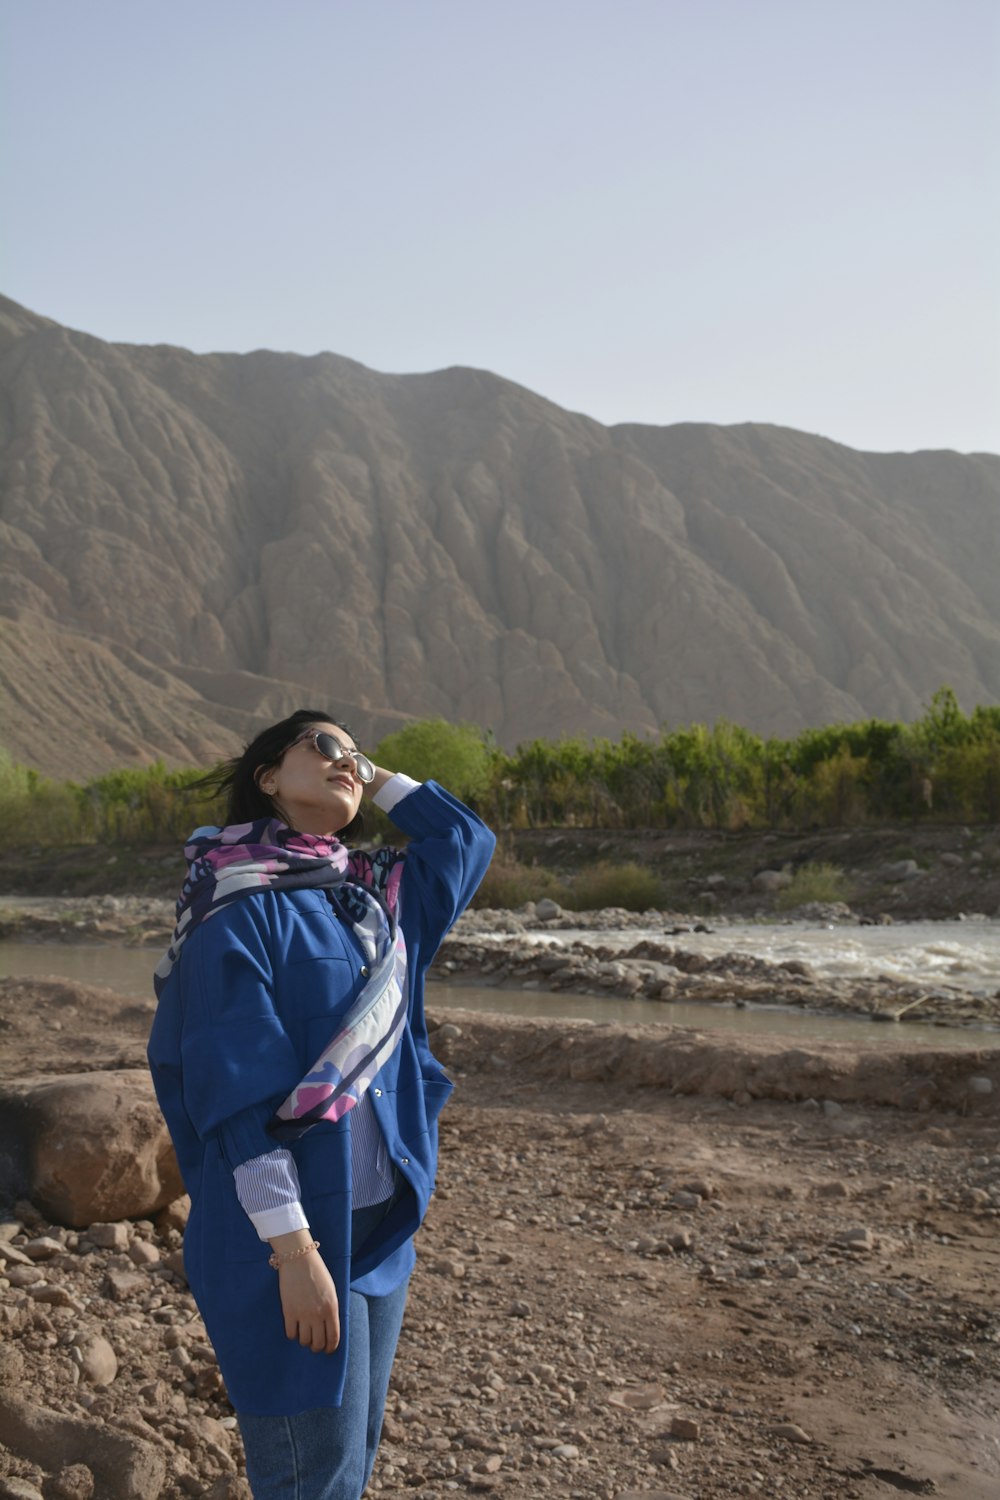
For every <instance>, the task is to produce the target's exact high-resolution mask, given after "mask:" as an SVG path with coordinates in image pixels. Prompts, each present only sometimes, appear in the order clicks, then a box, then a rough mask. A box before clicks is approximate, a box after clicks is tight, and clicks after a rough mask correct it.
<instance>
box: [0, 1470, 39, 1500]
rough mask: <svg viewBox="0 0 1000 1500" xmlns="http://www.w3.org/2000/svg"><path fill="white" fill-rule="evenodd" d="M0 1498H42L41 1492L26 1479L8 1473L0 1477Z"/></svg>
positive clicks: (14, 1499) (37, 1499)
mask: <svg viewBox="0 0 1000 1500" xmlns="http://www.w3.org/2000/svg"><path fill="white" fill-rule="evenodd" d="M0 1500H42V1492H41V1490H40V1489H38V1488H37V1487H36V1486H35V1485H33V1484H29V1483H28V1481H27V1480H26V1479H17V1478H16V1477H15V1476H14V1475H13V1474H8V1475H7V1476H6V1477H5V1478H2V1479H0Z"/></svg>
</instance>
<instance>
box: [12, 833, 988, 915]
mask: <svg viewBox="0 0 1000 1500" xmlns="http://www.w3.org/2000/svg"><path fill="white" fill-rule="evenodd" d="M602 865H605V866H608V867H610V868H611V869H612V870H613V869H614V868H615V867H622V866H629V865H636V866H639V867H640V868H641V869H642V870H644V871H648V872H649V873H650V874H652V875H653V876H655V877H656V879H657V880H658V881H659V883H660V887H661V890H662V893H663V894H662V900H661V901H659V902H658V903H657V904H659V905H662V906H663V907H664V908H666V909H669V910H671V911H673V912H676V913H691V912H697V913H699V914H701V915H702V916H707V917H713V916H716V917H717V916H730V917H741V918H746V917H751V918H752V917H767V916H771V915H773V914H774V913H775V911H776V909H777V908H778V903H779V902H780V900H781V893H782V890H783V889H785V888H787V883H788V882H789V881H790V880H792V879H794V877H795V876H796V874H797V873H798V872H800V871H801V870H802V869H803V868H804V867H807V866H817V865H822V866H827V867H828V868H829V869H831V870H832V871H834V872H836V877H837V883H838V884H839V886H840V888H841V889H840V893H839V894H840V898H841V899H843V900H844V901H846V902H847V903H848V905H849V906H850V907H851V908H852V909H853V910H854V911H855V912H856V913H857V914H858V916H859V917H863V918H865V919H866V920H872V921H874V920H879V919H881V918H884V917H886V916H888V917H891V918H892V919H893V920H895V921H909V922H913V921H920V920H926V919H932V920H947V919H953V918H957V917H958V916H959V915H960V914H962V913H965V914H966V915H968V914H973V913H981V914H983V915H985V916H987V917H993V916H996V915H998V914H1000V826H998V825H997V824H995V823H977V824H972V825H970V826H965V825H961V824H952V823H933V822H910V823H897V824H889V825H884V826H880V827H857V828H828V829H813V830H809V831H807V832H776V831H773V830H765V829H753V830H750V831H741V832H736V833H730V832H727V831H725V830H721V829H708V828H678V829H606V828H532V829H515V830H511V831H506V832H504V833H503V834H502V835H501V838H500V847H499V851H498V854H497V857H496V859H495V860H494V871H493V872H492V873H491V875H490V876H488V877H487V885H486V888H485V889H484V892H483V897H482V903H483V904H487V903H488V902H491V903H492V904H494V905H501V904H503V905H509V906H514V907H519V906H520V905H522V903H523V902H524V901H525V900H527V899H528V898H534V897H536V896H538V895H540V894H545V892H544V891H541V890H536V889H534V888H533V887H535V886H538V885H539V884H540V883H541V884H545V883H546V882H551V883H553V885H554V886H566V887H569V888H572V887H573V885H574V884H575V883H576V882H578V881H579V879H580V878H581V876H583V875H584V874H587V873H592V872H593V871H594V869H595V867H596V866H602ZM183 874H184V868H183V862H182V859H181V852H180V849H179V848H177V847H176V846H175V845H169V844H153V845H146V846H131V845H120V846H116V847H114V848H107V847H103V846H98V845H93V844H88V845H81V846H78V847H75V848H67V849H41V848H38V849H34V850H30V851H28V852H26V853H25V852H21V851H18V852H14V853H12V852H10V851H3V850H0V896H3V895H15V896H43V897H59V896H74V897H80V896H101V895H113V896H118V897H126V898H127V897H134V896H150V897H157V898H163V899H166V900H169V901H171V902H172V901H173V900H174V899H175V898H176V895H177V891H178V889H179V886H180V882H181V879H182V878H183ZM494 875H495V876H496V881H495V885H496V889H497V890H503V891H504V894H501V895H497V894H494V895H490V885H491V882H492V881H493V877H494Z"/></svg>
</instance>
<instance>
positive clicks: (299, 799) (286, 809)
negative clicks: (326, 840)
mask: <svg viewBox="0 0 1000 1500" xmlns="http://www.w3.org/2000/svg"><path fill="white" fill-rule="evenodd" d="M316 730H326V732H327V734H332V735H334V736H335V738H336V739H338V740H339V741H340V743H341V744H342V745H344V746H345V747H347V748H348V749H352V750H353V749H357V746H356V745H355V743H354V741H353V740H352V739H351V736H350V735H349V734H348V733H347V731H346V729H341V728H340V727H339V725H337V724H330V723H326V722H324V721H322V720H320V721H319V722H317V723H316V724H313V725H312V726H311V731H310V733H309V734H308V735H307V737H306V738H305V739H303V740H300V741H299V743H298V744H297V745H291V746H289V748H288V749H287V750H286V751H285V753H284V755H283V756H282V757H281V760H280V761H279V762H278V764H277V765H276V766H269V767H268V768H267V769H266V770H264V771H261V773H260V776H259V777H258V784H259V786H260V789H261V791H262V792H264V793H266V795H267V796H268V797H270V798H271V800H272V801H273V802H274V804H275V808H276V810H277V811H278V813H279V814H280V815H281V817H283V818H284V820H285V821H286V822H287V823H288V825H289V827H291V828H297V829H298V830H299V832H300V833H317V834H333V833H339V832H340V830H341V829H342V828H346V827H347V825H348V823H350V822H351V821H352V819H353V818H354V817H355V815H356V814H357V811H358V808H359V807H360V805H361V782H360V781H359V780H358V774H357V769H356V767H355V764H354V761H353V760H352V759H351V757H350V756H349V755H345V756H343V757H342V758H341V759H340V760H328V759H327V757H326V756H325V755H321V754H320V752H319V750H317V748H316V744H315V741H314V740H313V738H312V733H313V732H314V731H316Z"/></svg>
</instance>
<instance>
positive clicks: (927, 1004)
mask: <svg viewBox="0 0 1000 1500" xmlns="http://www.w3.org/2000/svg"><path fill="white" fill-rule="evenodd" d="M806 918H808V919H809V922H810V923H811V926H812V928H813V929H814V930H822V931H824V932H827V931H836V932H839V933H842V934H843V935H844V943H845V944H847V943H849V942H852V941H853V942H854V944H855V946H856V947H857V946H858V944H859V943H860V939H861V937H863V936H864V934H863V932H862V927H863V926H864V925H870V924H865V923H864V921H863V919H862V918H860V917H859V916H858V915H857V913H855V912H853V911H851V909H850V908H849V907H847V906H846V905H843V904H838V905H830V904H828V905H825V906H814V907H807V908H805V909H804V912H801V913H799V914H797V917H795V918H792V917H789V918H785V919H783V920H784V923H785V925H784V926H783V927H782V926H775V925H773V924H774V923H775V922H776V921H777V920H778V919H775V918H771V919H770V924H769V925H768V924H766V925H764V926H761V927H758V928H756V929H754V928H748V927H747V926H746V925H745V924H744V925H743V926H742V927H741V928H740V929H739V932H738V935H737V934H734V936H733V938H732V941H731V942H730V941H729V939H728V936H727V934H728V931H729V925H728V919H727V918H725V917H714V918H711V917H708V916H707V914H702V915H689V916H681V915H679V914H678V913H676V912H643V913H637V912H627V911H623V910H622V909H620V908H612V909H607V910H604V911H598V912H564V911H562V910H561V909H560V908H559V907H558V906H556V905H555V904H554V903H552V902H551V901H542V902H538V903H534V902H529V903H527V905H525V906H524V907H523V908H521V910H519V911H517V912H510V911H490V910H477V911H471V912H467V913H466V914H465V915H464V916H463V917H462V918H461V919H460V921H459V922H458V923H457V924H456V926H455V928H454V929H453V931H452V933H451V934H450V936H449V937H448V938H447V939H446V941H445V943H444V944H443V945H442V947H441V949H440V951H439V953H438V955H437V958H436V960H435V964H434V968H433V970H432V975H433V977H434V978H435V979H437V980H443V981H445V982H448V981H461V982H463V983H466V984H474V985H481V986H488V987H492V988H499V989H518V990H527V991H530V990H539V991H544V992H546V993H567V992H568V993H575V994H583V995H595V996H599V997H604V998H613V999H620V1000H629V999H632V1000H646V1001H650V1002H654V1003H657V1004H665V1005H670V1004H691V1005H714V1006H717V1005H719V1004H728V1005H735V1006H742V1007H747V1006H758V1005H766V1006H769V1007H771V1006H783V1007H787V1008H792V1009H795V1010H798V1011H807V1012H814V1013H823V1014H831V1015H842V1016H855V1017H861V1018H872V1019H874V1020H878V1021H888V1022H897V1021H900V1022H904V1023H905V1022H906V1021H907V1020H909V1021H920V1022H925V1023H932V1024H935V1025H939V1026H985V1027H994V1026H1000V973H998V970H997V967H996V962H994V963H993V965H992V968H991V967H990V963H989V961H988V960H987V961H986V962H985V967H983V968H982V969H981V972H979V973H973V974H970V973H968V972H958V973H954V972H953V971H955V970H958V971H963V964H962V959H961V944H960V941H959V940H960V939H961V940H962V941H963V942H964V944H965V948H966V949H967V950H969V949H970V948H971V947H972V946H973V945H974V942H975V936H976V934H979V933H982V934H984V935H986V934H988V935H990V936H991V937H992V934H993V933H994V931H995V928H996V924H995V923H994V924H991V923H976V922H974V921H972V922H967V923H962V924H959V923H955V924H953V925H952V926H951V927H949V926H948V925H946V924H941V930H940V933H935V937H934V941H933V942H932V941H930V938H929V935H928V934H927V933H924V934H923V949H920V948H915V950H914V951H915V952H917V953H919V952H921V951H925V950H926V951H927V958H926V962H925V963H911V964H909V965H908V966H907V971H906V972H903V973H900V972H896V973H892V972H887V970H889V969H890V968H891V967H892V966H891V964H889V963H888V962H882V963H880V962H879V960H878V956H877V953H876V954H874V955H873V957H872V959H871V960H870V961H868V962H867V963H865V962H864V961H863V960H862V958H861V957H860V954H859V962H858V965H857V969H858V971H857V972H854V973H849V974H838V973H831V972H827V971H826V970H824V969H823V967H822V966H821V964H820V962H819V958H818V956H817V958H816V961H815V962H810V961H809V959H808V958H807V957H805V956H797V957H794V958H786V959H779V958H776V957H773V956H772V957H768V956H766V955H762V954H760V953H754V952H753V951H747V949H748V946H749V947H752V946H753V944H754V942H756V945H757V946H768V944H766V943H765V942H764V936H765V935H771V937H772V940H771V942H770V945H769V946H770V947H771V948H774V947H776V946H778V945H777V944H775V943H774V941H773V934H775V933H777V932H780V931H787V932H789V933H794V932H796V931H797V930H798V928H801V927H803V924H804V921H805V919H806ZM796 921H797V922H798V927H796V925H795V924H796ZM172 923H173V903H172V902H169V901H166V900H164V899H162V898H154V897H140V896H131V897H122V896H93V897H84V898H71V897H61V898H60V897H47V898H41V897H34V898H21V899H20V900H13V899H11V898H7V899H6V900H4V899H3V898H0V939H7V940H8V941H10V942H30V943H38V944H45V943H60V944H76V945H80V944H94V945H100V944H106V945H107V944H115V945H124V946H126V947H130V948H137V949H143V950H147V949H148V950H149V952H150V955H151V956H150V967H152V964H153V955H154V954H156V953H157V952H158V951H159V950H162V949H163V948H165V947H166V944H167V941H168V939H169V936H170V932H171V927H172ZM707 932H711V933H712V934H713V951H712V952H708V953H707V952H705V951H704V943H703V941H702V939H703V936H704V934H705V933H707ZM633 933H634V934H635V936H634V939H631V938H630V934H633ZM754 933H760V935H761V936H760V937H759V938H754V936H753V935H754ZM852 933H853V934H854V937H853V939H852V937H851V934H852ZM871 935H872V936H874V933H872V934H871ZM897 946H898V945H897ZM802 947H803V951H804V953H808V952H809V951H810V950H809V947H808V944H803V945H802ZM814 947H815V943H814ZM994 948H995V942H994ZM930 950H936V951H935V952H933V953H932V952H931V951H930ZM897 968H898V965H897ZM52 969H53V972H58V971H59V965H58V962H56V961H55V960H54V961H53V965H52ZM990 975H992V978H990V977H989V976H990ZM664 1019H669V1017H668V1015H666V1013H665V1016H664Z"/></svg>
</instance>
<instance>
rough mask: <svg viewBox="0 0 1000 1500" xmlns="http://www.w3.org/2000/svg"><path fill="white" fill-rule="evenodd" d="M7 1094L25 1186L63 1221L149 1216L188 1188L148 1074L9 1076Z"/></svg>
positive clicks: (13, 1151) (10, 1145)
mask: <svg viewBox="0 0 1000 1500" xmlns="http://www.w3.org/2000/svg"><path fill="white" fill-rule="evenodd" d="M0 1094H2V1100H0V1102H2V1103H3V1105H4V1110H3V1113H4V1120H5V1126H6V1127H7V1129H8V1131H9V1133H10V1139H9V1140H8V1141H7V1142H6V1143H5V1145H6V1149H7V1151H9V1152H10V1156H11V1159H12V1160H15V1161H23V1162H24V1163H26V1164H27V1165H26V1173H27V1181H26V1182H25V1183H24V1184H23V1185H22V1187H23V1191H25V1193H26V1194H27V1195H28V1196H29V1197H30V1199H31V1201H32V1202H34V1203H35V1204H37V1205H38V1207H39V1208H40V1209H42V1210H43V1212H44V1213H46V1214H47V1215H48V1216H49V1217H50V1218H51V1219H53V1220H55V1221H56V1222H58V1223H62V1224H68V1225H70V1226H72V1227H74V1228H85V1227H86V1226H87V1225H88V1224H93V1223H94V1222H95V1220H96V1221H99V1222H102V1223H104V1222H109V1221H115V1220H119V1219H127V1218H143V1217H146V1216H147V1215H149V1214H152V1213H155V1212H156V1210H157V1209H159V1208H161V1207H163V1206H164V1205H165V1204H167V1203H169V1202H171V1200H172V1199H174V1198H177V1197H179V1196H180V1194H181V1192H182V1191H183V1185H182V1183H181V1180H180V1173H179V1171H178V1168H177V1162H176V1159H175V1157H174V1152H173V1147H172V1145H171V1144H170V1137H169V1135H168V1134H167V1128H166V1125H165V1124H164V1122H163V1118H162V1116H161V1114H160V1112H159V1109H158V1107H157V1104H156V1099H155V1097H154V1094H153V1088H152V1083H151V1081H150V1079H149V1077H148V1075H147V1074H145V1073H141V1072H139V1071H137V1070H130V1069H118V1070H108V1071H106V1072H95V1073H87V1074H69V1075H64V1076H57V1077H54V1078H45V1079H37V1078H36V1079H19V1080H8V1081H7V1082H5V1083H4V1085H3V1088H2V1091H0Z"/></svg>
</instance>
